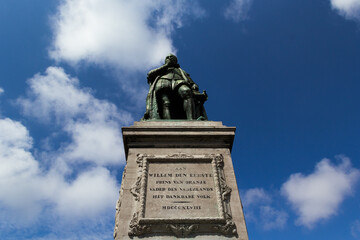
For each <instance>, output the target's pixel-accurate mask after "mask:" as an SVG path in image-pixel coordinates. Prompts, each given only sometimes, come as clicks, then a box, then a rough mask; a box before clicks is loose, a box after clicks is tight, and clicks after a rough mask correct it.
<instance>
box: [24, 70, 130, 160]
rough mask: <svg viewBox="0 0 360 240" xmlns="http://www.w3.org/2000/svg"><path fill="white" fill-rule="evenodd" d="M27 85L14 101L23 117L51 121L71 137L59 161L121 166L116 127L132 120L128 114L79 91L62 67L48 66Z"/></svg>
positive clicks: (120, 148)
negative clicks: (23, 93)
mask: <svg viewBox="0 0 360 240" xmlns="http://www.w3.org/2000/svg"><path fill="white" fill-rule="evenodd" d="M28 84H29V91H28V92H27V96H26V97H23V98H19V99H18V100H17V102H18V104H19V105H20V106H21V107H22V109H23V112H24V114H25V115H27V116H31V117H34V118H36V119H38V120H40V121H43V122H48V123H50V122H53V123H55V124H56V125H58V126H60V127H61V128H62V130H63V131H65V132H66V133H68V135H69V136H70V137H71V142H70V143H69V144H67V145H64V146H63V148H62V149H61V154H60V156H59V157H60V158H62V159H64V160H65V161H67V162H83V161H86V162H91V163H95V164H97V165H107V164H124V158H123V155H124V154H123V149H122V138H121V131H120V126H121V125H123V124H129V123H130V122H131V121H132V117H131V115H130V114H129V113H127V112H124V111H120V110H119V109H118V108H117V107H116V106H115V105H114V104H113V103H110V102H108V101H106V100H100V99H97V98H95V97H94V96H93V95H92V94H91V92H90V90H89V89H84V88H80V86H79V80H78V79H76V78H72V77H70V76H69V75H67V74H66V73H65V72H64V70H63V69H62V68H58V67H49V68H48V69H47V70H46V71H45V74H44V75H41V74H36V75H35V76H34V77H33V78H31V79H29V80H28Z"/></svg>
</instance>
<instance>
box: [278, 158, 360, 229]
mask: <svg viewBox="0 0 360 240" xmlns="http://www.w3.org/2000/svg"><path fill="white" fill-rule="evenodd" d="M339 159H340V160H341V163H340V164H339V165H337V166H336V165H333V164H332V163H331V162H330V160H329V159H323V160H321V161H320V162H319V163H318V164H316V167H315V171H314V172H313V173H311V174H309V175H303V174H301V173H296V174H292V175H291V176H290V178H289V180H288V181H286V182H285V183H284V184H283V186H282V189H281V191H282V194H283V195H284V196H285V197H286V198H287V199H288V201H289V202H290V203H291V205H292V207H293V208H294V209H295V211H296V212H297V213H298V215H299V216H298V219H297V224H299V225H303V226H306V227H307V228H312V227H314V225H315V224H316V223H317V222H318V221H320V220H324V219H328V218H329V217H331V216H333V215H335V214H336V213H337V212H338V208H339V205H340V204H341V202H342V201H343V200H344V198H345V197H346V196H348V195H350V194H351V193H352V189H353V186H354V184H355V182H356V181H357V180H358V178H359V176H360V172H359V170H358V169H355V168H353V167H352V166H351V162H350V160H349V159H348V158H346V157H344V156H339Z"/></svg>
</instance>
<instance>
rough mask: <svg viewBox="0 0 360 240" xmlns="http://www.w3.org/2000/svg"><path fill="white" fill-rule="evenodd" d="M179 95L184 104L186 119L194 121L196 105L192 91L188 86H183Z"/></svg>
mask: <svg viewBox="0 0 360 240" xmlns="http://www.w3.org/2000/svg"><path fill="white" fill-rule="evenodd" d="M178 93H179V95H180V97H181V98H182V99H183V102H184V104H183V108H184V111H185V113H186V119H188V120H194V111H195V103H194V98H193V96H192V92H191V89H190V88H189V87H188V86H187V85H181V86H180V87H179V90H178Z"/></svg>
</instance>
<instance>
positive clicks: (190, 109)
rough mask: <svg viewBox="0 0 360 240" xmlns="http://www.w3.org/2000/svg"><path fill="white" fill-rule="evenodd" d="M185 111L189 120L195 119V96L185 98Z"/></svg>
mask: <svg viewBox="0 0 360 240" xmlns="http://www.w3.org/2000/svg"><path fill="white" fill-rule="evenodd" d="M184 111H185V113H186V119H187V120H194V115H195V114H194V112H195V103H194V99H193V98H187V99H184Z"/></svg>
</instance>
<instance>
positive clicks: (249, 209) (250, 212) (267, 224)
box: [242, 188, 288, 230]
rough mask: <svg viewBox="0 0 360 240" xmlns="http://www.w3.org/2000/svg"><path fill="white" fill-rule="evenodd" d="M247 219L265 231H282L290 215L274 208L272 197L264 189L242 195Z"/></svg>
mask: <svg viewBox="0 0 360 240" xmlns="http://www.w3.org/2000/svg"><path fill="white" fill-rule="evenodd" d="M242 196H243V197H242V200H243V205H244V211H245V217H246V220H247V221H250V222H255V223H256V224H257V225H259V226H261V227H262V228H263V229H264V230H272V229H281V228H283V227H284V226H285V225H286V222H287V219H288V215H287V213H286V212H285V211H283V210H278V209H276V208H275V207H274V206H273V203H272V197H271V195H270V194H269V193H267V192H266V191H265V190H264V189H262V188H252V189H249V190H247V191H246V192H245V193H244V194H243V195H242Z"/></svg>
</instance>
